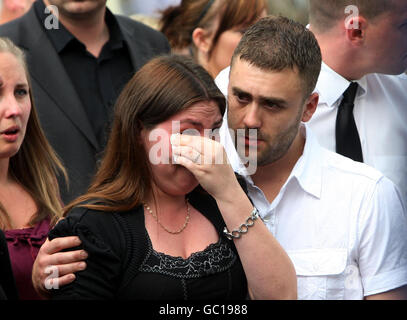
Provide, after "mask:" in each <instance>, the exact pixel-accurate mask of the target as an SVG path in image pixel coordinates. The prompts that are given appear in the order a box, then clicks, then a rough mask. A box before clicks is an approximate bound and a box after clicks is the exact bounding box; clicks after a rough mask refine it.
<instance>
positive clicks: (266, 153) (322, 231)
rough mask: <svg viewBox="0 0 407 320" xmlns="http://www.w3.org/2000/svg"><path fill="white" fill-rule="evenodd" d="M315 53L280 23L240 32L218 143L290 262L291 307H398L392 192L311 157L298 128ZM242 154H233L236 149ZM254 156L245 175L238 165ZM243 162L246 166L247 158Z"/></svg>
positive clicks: (361, 170)
mask: <svg viewBox="0 0 407 320" xmlns="http://www.w3.org/2000/svg"><path fill="white" fill-rule="evenodd" d="M320 66H321V53H320V50H319V47H318V44H317V42H316V40H315V38H314V37H313V35H312V33H311V32H309V31H308V30H306V29H305V28H304V27H303V26H301V25H300V24H298V23H295V22H293V21H290V20H288V19H286V18H282V17H279V18H273V17H268V18H265V19H262V20H261V21H259V22H258V23H256V24H255V25H254V26H252V27H251V28H249V30H248V31H247V32H246V34H245V35H244V36H243V38H242V40H241V42H240V44H239V45H238V47H237V49H236V51H235V53H234V56H233V58H232V63H231V70H230V78H229V86H228V115H227V119H228V126H229V128H230V129H232V130H233V131H234V132H235V131H236V130H238V129H244V130H246V132H248V131H249V130H250V129H252V130H253V129H255V130H257V141H256V142H257V143H254V144H253V141H251V140H250V139H249V135H248V134H247V135H246V136H243V137H242V138H241V139H240V140H239V138H238V139H237V141H236V144H237V146H238V150H239V149H240V150H241V151H240V153H239V154H237V153H236V151H235V148H234V142H233V141H231V139H230V137H231V136H236V135H235V134H232V135H229V134H228V133H227V131H226V130H227V127H228V126H227V124H226V123H224V125H223V128H222V129H221V137H223V139H224V141H223V142H224V145H225V148H226V151H227V153H228V156H229V159H230V161H231V164H232V166H233V168H234V169H235V171H237V172H238V173H240V174H241V175H243V176H244V177H245V178H246V181H247V183H248V194H249V197H250V198H251V199H252V200H253V203H254V205H255V206H256V207H257V208H258V209H259V211H260V215H261V216H262V218H263V220H264V222H265V223H266V225H267V227H268V228H269V230H270V232H272V233H273V235H274V236H275V237H276V239H277V240H278V241H279V242H280V244H281V245H282V246H283V248H284V249H285V250H286V251H287V253H288V255H289V256H290V258H291V259H292V261H293V263H294V266H295V269H296V272H297V278H298V297H299V299H363V298H366V299H375V298H376V299H404V298H407V289H406V288H407V287H406V285H407V237H406V231H407V220H406V211H405V208H404V207H403V204H402V202H401V200H400V193H399V192H398V190H397V189H396V187H395V185H394V184H393V183H392V182H391V181H390V180H389V179H387V178H386V177H384V176H383V174H381V173H380V172H378V171H377V170H375V169H373V168H371V167H369V166H367V165H365V164H362V163H359V162H355V161H352V160H351V159H349V158H346V157H343V156H341V155H338V154H337V153H333V152H331V151H328V150H326V149H324V148H323V147H321V146H320V145H319V144H318V141H317V139H316V137H315V136H314V135H313V133H312V130H310V129H309V128H308V126H307V124H306V123H307V122H309V121H310V120H311V118H312V116H313V114H314V112H315V109H316V108H317V104H318V93H316V92H314V90H313V89H314V86H315V83H316V82H317V79H318V75H319V70H320ZM242 144H243V145H244V146H245V148H239V147H240V146H241V145H242ZM250 154H255V157H254V158H257V164H258V168H257V171H256V172H255V173H254V174H251V175H249V174H248V173H247V171H246V170H247V168H246V165H247V163H246V164H245V163H243V162H242V161H241V159H247V161H255V160H252V158H250ZM248 155H249V156H248Z"/></svg>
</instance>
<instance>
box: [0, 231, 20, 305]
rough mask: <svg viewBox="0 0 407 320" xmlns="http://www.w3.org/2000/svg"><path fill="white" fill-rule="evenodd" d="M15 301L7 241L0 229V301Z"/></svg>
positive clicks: (15, 289)
mask: <svg viewBox="0 0 407 320" xmlns="http://www.w3.org/2000/svg"><path fill="white" fill-rule="evenodd" d="M17 299H18V293H17V286H16V282H15V279H14V275H13V270H12V268H11V263H10V256H9V252H8V248H7V241H6V238H5V237H4V233H3V231H2V230H1V229H0V300H17Z"/></svg>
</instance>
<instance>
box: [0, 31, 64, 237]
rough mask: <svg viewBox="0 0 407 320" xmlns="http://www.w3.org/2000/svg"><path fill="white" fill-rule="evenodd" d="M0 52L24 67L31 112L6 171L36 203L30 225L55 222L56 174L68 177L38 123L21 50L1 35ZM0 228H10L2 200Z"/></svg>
mask: <svg viewBox="0 0 407 320" xmlns="http://www.w3.org/2000/svg"><path fill="white" fill-rule="evenodd" d="M0 53H11V54H12V55H13V56H15V57H16V58H17V60H18V61H19V62H20V63H21V65H22V66H23V68H24V70H25V74H26V78H27V81H28V85H29V88H30V93H29V95H30V101H31V113H30V116H29V118H28V123H27V129H26V134H25V137H24V141H23V142H22V144H21V147H20V150H19V151H18V152H17V154H16V155H14V156H13V157H11V158H10V166H9V174H10V176H11V177H12V178H13V179H14V180H15V181H16V182H17V183H18V184H20V185H21V186H22V187H23V188H24V189H25V190H26V191H27V192H28V193H29V194H30V196H31V197H32V198H33V200H34V201H35V203H36V205H37V208H38V210H37V212H36V213H35V214H34V215H33V216H32V218H31V220H30V222H29V223H30V225H31V226H34V225H35V224H37V223H38V222H40V221H42V220H44V219H45V218H47V217H50V218H51V223H52V224H54V223H55V222H56V221H57V220H58V219H59V218H60V217H61V216H62V202H61V198H60V194H59V187H58V182H57V175H59V174H62V175H63V177H64V178H65V180H66V181H67V180H68V176H67V173H66V170H65V168H64V166H63V165H62V163H61V161H60V160H59V158H58V156H57V154H56V153H55V151H54V150H53V149H52V147H51V145H50V144H49V142H48V141H47V139H46V137H45V134H44V132H43V130H42V128H41V126H40V122H39V119H38V115H37V112H36V109H35V106H34V101H33V95H32V92H31V82H30V77H29V73H28V68H27V64H26V61H25V55H24V52H23V51H22V50H21V49H20V48H18V47H17V46H16V45H15V44H14V43H13V42H12V41H11V40H9V39H7V38H0ZM0 228H1V229H6V228H12V223H11V219H10V217H9V215H8V214H7V211H6V210H5V208H4V207H3V206H2V205H1V203H0Z"/></svg>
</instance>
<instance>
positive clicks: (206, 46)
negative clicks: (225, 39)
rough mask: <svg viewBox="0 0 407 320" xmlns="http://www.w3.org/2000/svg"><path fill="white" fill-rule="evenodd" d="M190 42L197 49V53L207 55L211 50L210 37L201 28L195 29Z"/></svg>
mask: <svg viewBox="0 0 407 320" xmlns="http://www.w3.org/2000/svg"><path fill="white" fill-rule="evenodd" d="M192 41H193V42H194V44H195V47H196V48H197V49H198V51H200V52H202V53H205V54H207V53H208V52H209V50H210V48H211V42H212V40H211V37H210V35H209V33H208V31H206V30H205V29H203V28H196V29H195V30H194V31H193V32H192Z"/></svg>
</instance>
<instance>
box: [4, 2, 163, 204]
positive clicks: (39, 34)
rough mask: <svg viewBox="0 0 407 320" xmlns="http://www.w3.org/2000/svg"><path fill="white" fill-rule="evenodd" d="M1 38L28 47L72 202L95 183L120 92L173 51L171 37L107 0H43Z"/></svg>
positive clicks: (66, 198)
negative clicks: (154, 59) (119, 13)
mask: <svg viewBox="0 0 407 320" xmlns="http://www.w3.org/2000/svg"><path fill="white" fill-rule="evenodd" d="M0 36H3V37H9V38H10V39H11V40H12V41H13V42H15V43H16V44H17V45H18V46H20V47H22V48H23V49H24V50H25V51H26V54H27V60H28V61H27V62H28V68H29V71H30V75H31V78H32V82H33V93H34V100H35V104H36V108H37V110H38V113H39V117H40V121H41V125H42V127H43V129H44V131H45V134H46V136H47V138H48V140H49V141H50V143H51V145H52V146H53V148H54V149H55V150H56V152H57V154H58V155H59V156H60V158H61V159H62V161H63V163H64V165H65V166H66V168H67V171H68V176H69V189H67V187H66V185H65V184H64V183H63V181H60V187H61V193H62V195H61V196H62V200H63V202H64V203H68V202H70V201H71V200H73V199H74V198H76V197H77V196H79V195H81V194H83V193H84V192H85V191H86V190H87V188H88V186H89V183H90V181H91V178H92V176H93V175H94V173H95V170H96V167H97V162H98V160H99V159H100V157H101V154H102V152H103V149H104V147H105V145H106V141H107V136H108V130H109V127H110V124H111V120H112V117H113V106H114V103H115V101H116V98H117V97H118V95H119V93H120V91H121V90H122V88H123V87H124V85H125V84H126V83H127V82H128V80H130V78H131V77H132V75H133V74H134V72H135V71H137V70H138V69H139V68H140V67H141V66H143V65H144V63H146V62H147V61H148V60H150V59H151V58H152V57H154V56H155V55H158V54H162V53H168V52H169V50H170V48H169V44H168V41H167V40H166V38H165V37H164V36H163V35H162V34H161V33H159V32H158V31H155V30H153V29H151V28H149V27H147V26H145V25H143V24H141V23H139V22H136V21H133V20H131V19H129V18H127V17H123V16H117V15H113V14H112V13H111V12H110V11H109V9H108V8H107V7H106V0H83V1H77V0H37V1H36V2H35V3H34V5H33V6H32V8H31V9H30V10H29V11H28V13H27V14H26V15H24V16H23V17H21V18H20V19H17V20H15V21H12V22H10V23H8V24H6V25H3V26H1V27H0ZM61 180H62V179H61Z"/></svg>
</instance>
